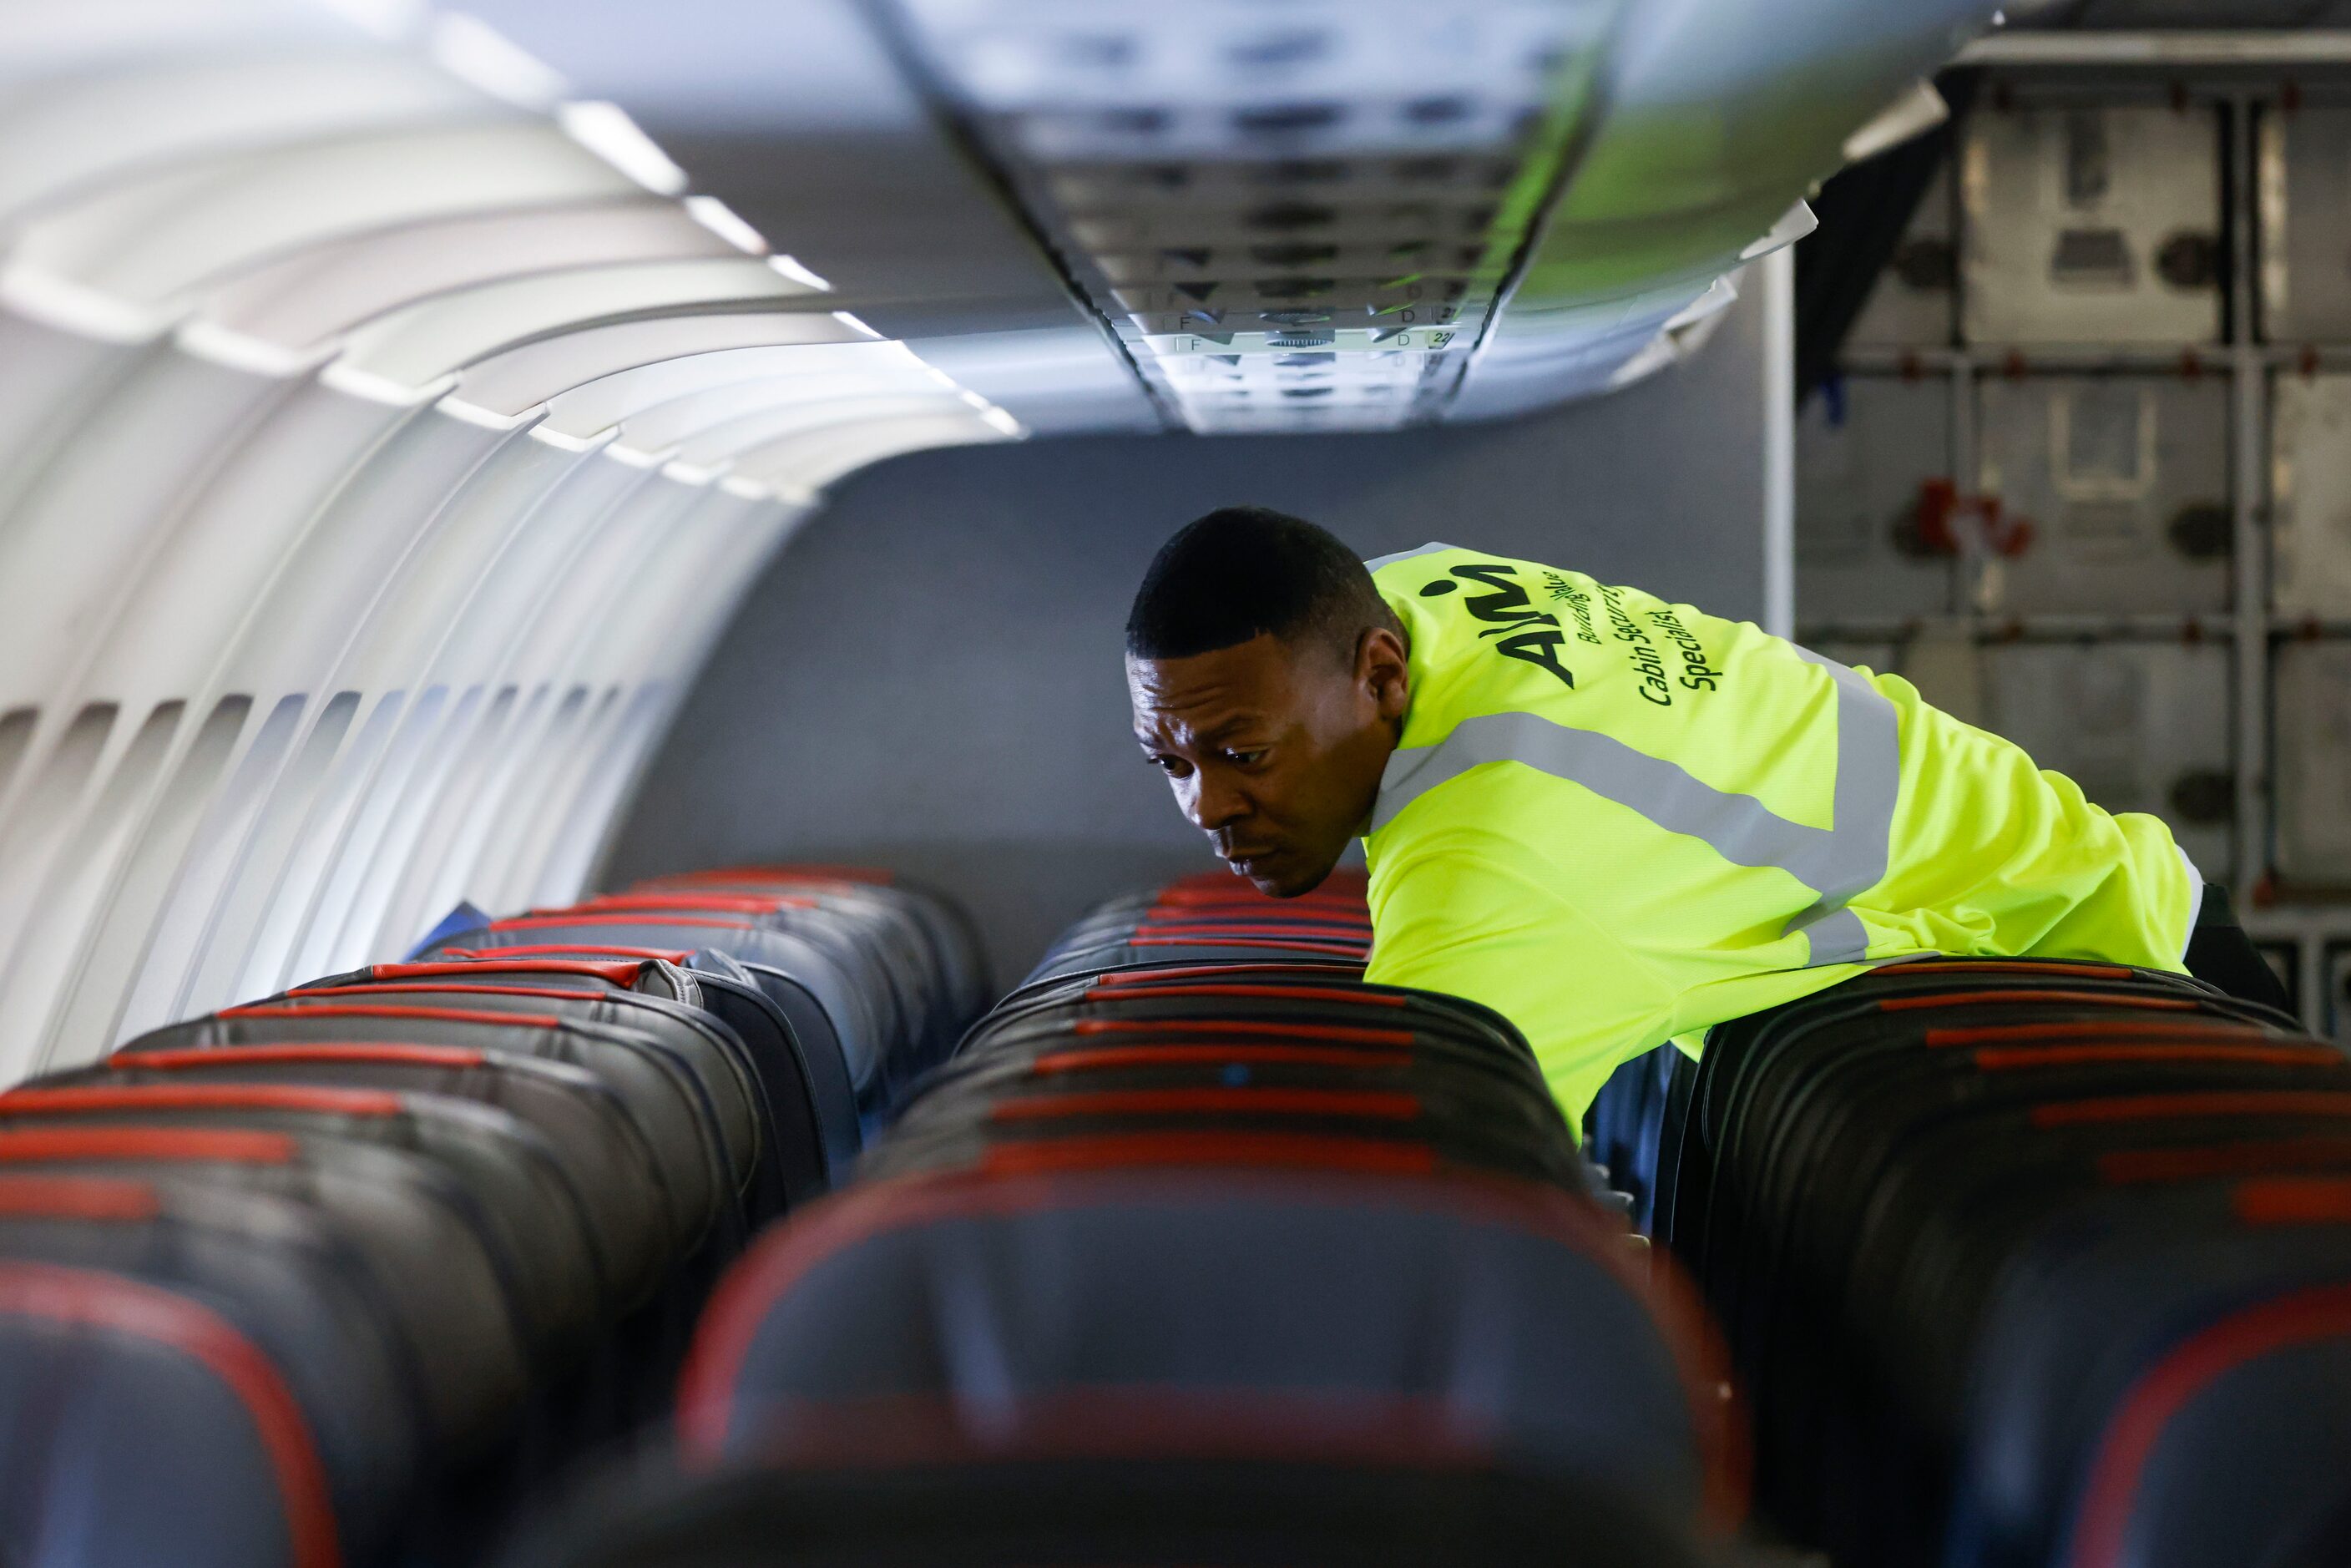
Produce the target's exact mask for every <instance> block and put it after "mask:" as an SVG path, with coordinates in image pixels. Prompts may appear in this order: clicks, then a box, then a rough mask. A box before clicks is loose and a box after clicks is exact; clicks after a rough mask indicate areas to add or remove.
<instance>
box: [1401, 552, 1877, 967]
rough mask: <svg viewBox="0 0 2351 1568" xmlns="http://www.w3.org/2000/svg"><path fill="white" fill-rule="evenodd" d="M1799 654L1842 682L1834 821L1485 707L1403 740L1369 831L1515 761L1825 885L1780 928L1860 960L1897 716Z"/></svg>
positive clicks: (1832, 955)
mask: <svg viewBox="0 0 2351 1568" xmlns="http://www.w3.org/2000/svg"><path fill="white" fill-rule="evenodd" d="M1439 548H1442V547H1439ZM1796 652H1797V653H1800V654H1802V656H1803V657H1804V658H1805V659H1807V660H1809V661H1810V662H1811V663H1813V664H1818V665H1819V666H1820V667H1821V668H1822V669H1823V670H1825V671H1827V672H1828V674H1829V678H1830V679H1831V680H1833V681H1834V682H1835V683H1836V716H1837V777H1836V787H1835V792H1834V805H1833V807H1832V810H1833V811H1834V817H1833V818H1832V821H1833V823H1834V825H1833V826H1831V827H1827V828H1813V827H1807V826H1805V825H1804V824H1803V823H1802V822H1794V821H1789V820H1788V819H1787V818H1785V817H1782V816H1781V815H1780V814H1779V813H1778V812H1777V811H1774V810H1771V808H1770V807H1769V806H1766V805H1765V804H1763V802H1762V801H1761V800H1757V799H1756V798H1755V797H1754V796H1752V795H1741V794H1736V793H1733V792H1731V791H1729V790H1724V789H1716V788H1715V787H1714V786H1713V785H1711V784H1708V783H1706V782H1704V781H1703V780H1701V779H1698V778H1697V777H1696V776H1695V775H1693V774H1691V773H1690V772H1689V771H1688V770H1687V769H1686V768H1683V767H1682V766H1681V765H1680V764H1678V763H1675V762H1668V761H1667V760H1666V759H1665V758H1660V757H1652V756H1650V755H1649V754H1648V753H1647V752H1645V751H1636V750H1635V749H1634V748H1633V747H1629V746H1627V745H1625V743H1624V742H1623V741H1621V740H1618V739H1617V738H1616V737H1614V736H1613V735H1604V734H1603V733H1601V732H1600V731H1598V730H1591V729H1574V728H1571V727H1568V726H1566V725H1563V724H1555V723H1553V722H1552V721H1551V720H1550V719H1547V718H1544V717H1543V716H1541V715H1540V714H1531V713H1490V714H1480V715H1479V716H1475V717H1473V718H1467V719H1464V720H1462V721H1461V722H1460V723H1459V724H1458V725H1456V726H1455V727H1454V728H1453V733H1452V734H1450V735H1448V736H1447V737H1445V738H1444V739H1443V740H1441V741H1438V742H1437V744H1436V745H1434V746H1414V747H1399V748H1397V750H1396V751H1395V753H1394V754H1393V755H1392V756H1390V757H1389V758H1388V765H1387V770H1386V772H1384V774H1382V775H1381V778H1380V795H1379V802H1378V804H1377V805H1376V806H1375V807H1374V810H1373V812H1372V831H1373V832H1374V833H1376V832H1378V831H1380V830H1381V829H1382V828H1384V827H1386V826H1387V825H1388V824H1389V823H1390V822H1392V821H1395V817H1396V814H1397V813H1398V812H1400V811H1402V810H1404V809H1405V807H1406V806H1409V805H1411V804H1412V803H1413V802H1414V801H1415V800H1418V799H1420V797H1421V796H1423V795H1425V794H1426V793H1428V791H1430V790H1431V789H1436V788H1437V786H1438V785H1440V784H1442V783H1444V782H1446V781H1447V779H1458V778H1459V777H1460V776H1461V775H1462V774H1464V773H1467V772H1468V771H1469V769H1471V768H1478V767H1481V766H1483V765H1484V764H1486V763H1489V762H1516V763H1519V764H1520V765H1521V766H1523V767H1527V768H1534V769H1535V770H1537V771H1538V772H1541V773H1548V774H1550V775H1551V776H1552V777H1553V778H1555V779H1567V780H1568V781H1570V782H1571V783H1574V784H1580V785H1582V786H1583V788H1585V789H1589V790H1591V791H1592V792H1593V794H1595V795H1598V796H1600V797H1601V798H1602V799H1604V800H1614V801H1615V802H1616V803H1617V804H1618V805H1620V806H1623V807H1625V808H1627V809H1628V810H1634V811H1637V812H1639V813H1640V814H1641V815H1642V816H1644V817H1646V818H1647V819H1648V820H1649V821H1652V822H1654V823H1656V825H1657V826H1658V827H1660V828H1663V829H1665V830H1666V831H1667V832H1670V833H1682V834H1686V835H1687V836H1688V837H1690V838H1694V839H1702V840H1704V841H1706V843H1707V844H1708V845H1709V846H1710V847H1711V848H1712V849H1713V850H1714V852H1716V853H1717V854H1719V855H1720V856H1722V858H1723V859H1725V860H1727V861H1729V862H1731V863H1733V864H1734V865H1743V866H1754V867H1758V868H1761V867H1766V866H1775V867H1777V868H1779V869H1780V870H1782V871H1784V872H1787V873H1789V874H1791V875H1792V876H1793V877H1795V878H1796V880H1797V881H1799V882H1801V883H1803V884H1804V885H1805V886H1807V887H1810V888H1812V889H1813V890H1814V891H1815V892H1816V893H1818V894H1819V897H1818V898H1816V899H1815V900H1814V901H1813V904H1811V905H1810V906H1809V907H1807V908H1806V909H1804V910H1803V911H1802V913H1801V914H1799V915H1796V916H1795V918H1793V919H1792V920H1791V921H1789V922H1788V924H1787V925H1786V927H1785V930H1786V931H1802V932H1804V933H1806V935H1807V936H1808V937H1809V938H1810V940H1811V944H1812V956H1811V958H1810V960H1809V961H1808V965H1807V967H1818V966H1821V965H1823V964H1856V963H1860V962H1862V961H1863V960H1864V958H1865V955H1866V953H1867V950H1868V946H1869V937H1868V934H1867V933H1866V932H1865V931H1864V930H1863V928H1862V924H1861V917H1860V916H1858V915H1855V914H1854V913H1853V911H1851V910H1850V909H1847V908H1846V907H1845V904H1846V903H1847V902H1848V901H1849V900H1851V899H1852V898H1854V897H1855V895H1856V894H1860V893H1861V892H1863V891H1864V890H1865V889H1867V888H1869V887H1872V886H1874V885H1875V884H1876V883H1878V882H1879V881H1881V880H1882V879H1883V878H1884V877H1885V875H1886V854H1887V849H1888V845H1889V844H1890V842H1891V841H1892V838H1893V834H1894V808H1895V803H1896V800H1897V798H1898V796H1899V793H1900V790H1901V785H1902V746H1901V735H1900V721H1899V719H1898V717H1897V716H1896V713H1895V711H1894V705H1893V704H1892V703H1890V702H1888V701H1887V700H1886V697H1885V696H1884V695H1883V694H1881V693H1880V692H1879V691H1878V690H1877V689H1876V687H1875V686H1873V685H1870V684H1869V683H1868V682H1867V681H1865V680H1864V679H1863V678H1862V677H1861V676H1860V675H1858V674H1855V673H1854V672H1853V671H1851V670H1849V669H1847V668H1845V667H1844V665H1843V664H1838V663H1836V662H1835V661H1834V660H1833V659H1823V658H1822V657H1821V656H1820V655H1819V654H1817V653H1812V652H1811V651H1810V650H1808V649H1802V648H1799V649H1797V650H1796Z"/></svg>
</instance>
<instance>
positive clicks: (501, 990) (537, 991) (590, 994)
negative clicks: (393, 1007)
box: [221, 964, 634, 1023]
mask: <svg viewBox="0 0 2351 1568" xmlns="http://www.w3.org/2000/svg"><path fill="white" fill-rule="evenodd" d="M463 967H465V968H468V969H472V968H478V967H482V966H478V965H473V964H468V965H465V966H463ZM517 967H519V966H517ZM387 993H389V994H392V995H395V996H405V995H409V994H412V993H421V994H423V995H426V996H435V997H445V996H451V995H456V996H465V997H533V998H538V999H539V1000H541V1001H549V1002H578V1001H590V1002H602V1001H609V1000H611V994H610V993H609V992H602V991H567V990H563V989H560V988H558V987H555V986H465V985H450V986H427V985H422V984H413V985H412V984H393V983H385V984H381V985H373V986H314V987H312V988H309V989H308V990H304V991H293V992H289V993H288V998H287V1001H286V1002H280V1003H273V1004H272V1005H271V1010H273V1011H278V1010H282V1011H285V1012H295V1013H315V1012H319V1011H321V1010H322V1009H318V1008H306V1007H301V1006H298V1005H294V1004H295V1003H297V1002H298V1000H299V998H303V997H380V996H383V995H386V994H387ZM631 994H632V995H633V994H634V993H631ZM239 1010H240V1011H241V1010H244V1009H239ZM450 1010H452V1011H455V1010H457V1009H450ZM221 1016H223V1017H224V1018H225V1017H226V1016H228V1015H227V1014H225V1013H224V1014H223V1015H221ZM484 1016H485V1017H487V1018H496V1019H515V1020H517V1022H526V1023H527V1022H533V1021H536V1019H535V1016H534V1015H533V1014H530V1013H501V1012H490V1011H488V1010H487V1009H485V1011H484ZM554 1021H557V1022H560V1021H561V1020H560V1019H556V1020H554Z"/></svg>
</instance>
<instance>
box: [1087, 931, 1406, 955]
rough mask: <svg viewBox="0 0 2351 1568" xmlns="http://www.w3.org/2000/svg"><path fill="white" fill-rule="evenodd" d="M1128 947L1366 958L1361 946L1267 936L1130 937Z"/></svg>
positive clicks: (1127, 940) (1127, 941) (1127, 942)
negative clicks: (1239, 938)
mask: <svg viewBox="0 0 2351 1568" xmlns="http://www.w3.org/2000/svg"><path fill="white" fill-rule="evenodd" d="M1126 945H1127V946H1130V947H1254V948H1259V949H1261V950H1263V951H1267V952H1275V953H1328V954H1330V955H1331V956H1332V957H1334V958H1361V957H1363V956H1364V949H1363V948H1362V947H1359V946H1348V947H1342V946H1335V945H1334V944H1332V943H1328V942H1281V941H1276V940H1274V939H1273V938H1271V937H1266V936H1260V937H1256V938H1252V939H1251V940H1249V941H1244V942H1228V941H1223V940H1213V941H1212V940H1210V939H1208V938H1206V937H1200V936H1130V937H1128V938H1127V939H1126Z"/></svg>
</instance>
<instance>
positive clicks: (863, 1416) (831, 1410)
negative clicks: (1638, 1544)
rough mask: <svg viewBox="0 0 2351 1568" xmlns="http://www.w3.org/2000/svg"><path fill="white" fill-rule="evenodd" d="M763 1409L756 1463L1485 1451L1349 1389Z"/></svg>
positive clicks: (1461, 1460) (1446, 1464) (1442, 1468)
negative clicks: (982, 1406)
mask: <svg viewBox="0 0 2351 1568" xmlns="http://www.w3.org/2000/svg"><path fill="white" fill-rule="evenodd" d="M999 1414H1000V1416H1001V1417H1002V1419H1000V1420H999V1419H998V1416H999ZM760 1416H761V1423H760V1427H761V1430H760V1443H759V1457H758V1462H759V1463H760V1464H761V1465H762V1466H774V1467H789V1469H794V1470H816V1471H826V1470H833V1471H839V1470H844V1469H847V1470H867V1469H899V1468H902V1467H905V1466H912V1465H957V1464H961V1465H968V1464H972V1463H975V1462H979V1463H985V1462H987V1461H991V1460H1002V1459H1007V1458H1011V1459H1020V1460H1038V1459H1103V1458H1108V1459H1123V1458H1134V1459H1146V1460H1153V1461H1167V1460H1186V1459H1217V1458H1232V1459H1252V1460H1257V1461H1259V1462H1262V1463H1275V1464H1279V1463H1281V1462H1283V1461H1285V1460H1290V1461H1295V1460H1300V1459H1306V1460H1311V1461H1313V1462H1316V1463H1319V1464H1347V1465H1367V1466H1379V1467H1382V1468H1389V1469H1395V1468H1402V1469H1409V1470H1411V1471H1413V1472H1415V1473H1424V1474H1425V1473H1442V1472H1458V1471H1461V1470H1465V1469H1484V1468H1486V1467H1487V1466H1489V1465H1490V1464H1491V1463H1492V1462H1493V1459H1492V1456H1491V1454H1490V1453H1489V1450H1487V1449H1486V1448H1483V1447H1481V1446H1479V1445H1478V1444H1477V1443H1475V1442H1474V1441H1473V1440H1472V1438H1471V1436H1470V1435H1469V1434H1468V1433H1465V1432H1463V1431H1462V1430H1461V1422H1460V1419H1459V1416H1458V1412H1455V1411H1451V1410H1448V1409H1447V1408H1445V1407H1444V1406H1442V1405H1441V1404H1438V1403H1435V1402H1432V1401H1428V1400H1424V1399H1414V1398H1397V1397H1391V1396H1381V1395H1371V1394H1366V1393H1364V1392H1363V1391H1360V1390H1354V1389H1327V1388H1326V1389H1314V1390H1298V1389H1268V1388H1245V1389H1234V1388H1217V1389H1184V1390H1180V1391H1179V1390H1175V1389H1160V1388H1153V1389H1134V1388H1087V1389H1081V1390H1065V1391H1062V1392H1059V1393H1055V1394H1051V1395H1045V1396H1029V1397H1023V1398H1022V1399H1020V1400H1019V1402H1018V1404H1017V1405H1016V1406H1013V1407H1011V1408H1010V1409H1008V1410H1003V1411H1001V1412H999V1411H998V1410H997V1409H995V1408H991V1409H989V1410H988V1411H987V1413H986V1414H985V1415H982V1416H977V1418H975V1416H974V1413H973V1411H972V1409H971V1407H970V1405H969V1403H968V1402H967V1401H958V1400H956V1399H955V1398H954V1397H953V1396H948V1397H944V1398H942V1397H940V1396H935V1395H926V1394H879V1395H864V1396H858V1397H856V1398H853V1399H820V1400H809V1401H799V1400H793V1401H789V1402H787V1401H781V1400H778V1401H771V1402H769V1403H768V1404H765V1405H763V1406H762V1407H761V1410H760Z"/></svg>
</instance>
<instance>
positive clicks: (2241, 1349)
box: [2069, 1285, 2351, 1568]
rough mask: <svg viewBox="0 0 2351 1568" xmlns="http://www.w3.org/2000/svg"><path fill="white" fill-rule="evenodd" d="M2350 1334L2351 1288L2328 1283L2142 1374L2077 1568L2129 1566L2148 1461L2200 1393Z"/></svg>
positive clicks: (2115, 1439)
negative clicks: (2255, 1366) (2256, 1364)
mask: <svg viewBox="0 0 2351 1568" xmlns="http://www.w3.org/2000/svg"><path fill="white" fill-rule="evenodd" d="M2346 1335H2351V1285H2322V1286H2319V1287H2317V1288H2316V1289H2314V1290H2307V1291H2295V1292H2294V1293H2293V1294H2292V1295H2286V1296H2280V1297H2278V1298H2276V1299H2275V1300H2273V1301H2263V1302H2262V1303H2261V1304H2260V1305H2258V1306H2253V1307H2248V1308H2246V1309H2244V1310H2243V1311H2241V1312H2232V1313H2231V1314H2230V1315H2229V1316H2227V1317H2224V1318H2222V1319H2221V1320H2220V1322H2216V1323H2213V1324H2211V1325H2210V1327H2208V1328H2205V1329H2202V1330H2199V1332H2197V1333H2192V1334H2190V1335H2189V1336H2188V1337H2187V1338H2186V1339H2184V1340H2181V1341H2180V1342H2179V1343H2177V1344H2175V1345H2173V1346H2172V1347H2171V1349H2170V1350H2168V1351H2167V1352H2166V1353H2165V1354H2164V1355H2163V1357H2162V1358H2161V1359H2160V1360H2158V1361H2157V1362H2156V1363H2155V1364H2154V1365H2152V1366H2150V1367H2148V1368H2147V1369H2146V1370H2145V1371H2144V1372H2142V1373H2140V1374H2139V1375H2138V1378H2137V1381H2136V1382H2134V1383H2133V1384H2132V1385H2131V1386H2130V1389H2129V1392H2127V1393H2126V1394H2125V1395H2124V1396H2123V1398H2122V1401H2121V1403H2120V1404H2119V1406H2117V1407H2116V1414H2115V1416H2114V1418H2113V1419H2112V1420H2110V1421H2108V1422H2107V1423H2106V1429H2105V1435H2104V1437H2101V1438H2100V1439H2099V1443H2098V1449H2097V1458H2095V1460H2094V1461H2092V1463H2091V1466H2090V1469H2089V1479H2088V1481H2087V1482H2086V1483H2085V1485H2084V1487H2083V1490H2082V1504H2081V1511H2080V1514H2079V1515H2078V1518H2079V1520H2080V1522H2079V1524H2078V1525H2077V1526H2076V1527H2075V1531H2074V1550H2073V1552H2072V1555H2071V1557H2070V1559H2069V1562H2070V1563H2071V1564H2072V1568H2116V1565H2118V1564H2120V1563H2122V1562H2123V1561H2124V1557H2123V1551H2124V1548H2125V1547H2126V1545H2127V1544H2128V1542H2129V1537H2130V1523H2131V1514H2132V1511H2133V1510H2134V1509H2135V1508H2136V1507H2137V1502H2138V1492H2139V1486H2140V1482H2141V1480H2142V1479H2143V1478H2144V1476H2145V1473H2146V1470H2147V1461H2148V1460H2149V1459H2151V1458H2154V1456H2155V1451H2156V1449H2157V1448H2158V1446H2159V1445H2160V1444H2161V1443H2162V1441H2163V1435H2164V1433H2165V1431H2166V1430H2167V1429H2168V1427H2170V1425H2171V1423H2172V1421H2173V1420H2174V1419H2175V1418H2176V1417H2177V1416H2179V1413H2180V1412H2181V1411H2182V1410H2184V1409H2186V1408H2187V1406H2188V1405H2189V1402H2190V1401H2191V1400H2193V1399H2194V1398H2195V1397H2196V1396H2198V1395H2199V1394H2201V1393H2203V1392H2204V1390H2205V1389H2207V1388H2208V1387H2210V1385H2212V1384H2214V1383H2216V1382H2218V1381H2219V1380H2220V1378H2222V1377H2223V1376H2225V1375H2228V1374H2229V1373H2231V1372H2233V1371H2235V1370H2236V1369H2237V1368H2239V1367H2241V1366H2243V1365H2245V1364H2247V1363H2249V1362H2252V1361H2256V1360H2259V1359H2260V1358H2261V1357H2262V1356H2265V1355H2269V1354H2273V1353H2274V1352H2277V1351H2282V1350H2291V1349H2293V1348H2294V1347H2295V1346H2297V1345H2304V1344H2310V1343H2315V1342H2318V1341H2321V1340H2329V1339H2340V1338H2343V1337H2345V1336H2346Z"/></svg>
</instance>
